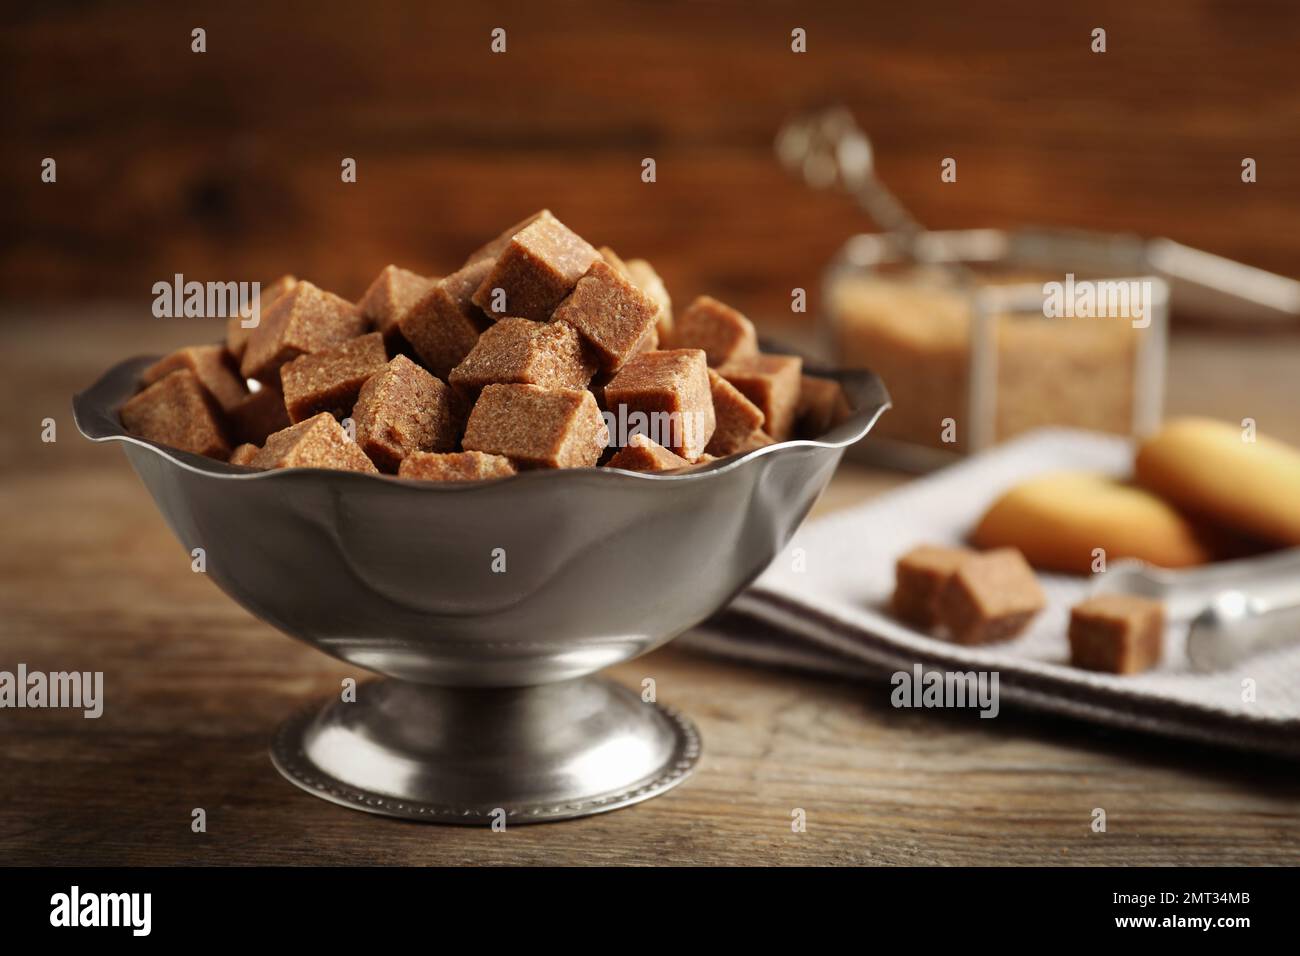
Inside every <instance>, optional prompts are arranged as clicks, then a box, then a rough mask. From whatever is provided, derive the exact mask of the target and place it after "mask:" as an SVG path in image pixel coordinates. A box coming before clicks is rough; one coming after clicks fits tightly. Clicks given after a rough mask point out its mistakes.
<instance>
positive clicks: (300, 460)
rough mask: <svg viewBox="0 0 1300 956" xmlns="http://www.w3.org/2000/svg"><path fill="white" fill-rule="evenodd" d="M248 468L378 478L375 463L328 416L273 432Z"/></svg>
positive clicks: (322, 415)
mask: <svg viewBox="0 0 1300 956" xmlns="http://www.w3.org/2000/svg"><path fill="white" fill-rule="evenodd" d="M248 464H249V467H250V468H335V469H339V470H342V471H364V472H368V473H370V474H378V470H377V469H376V468H375V466H374V463H373V462H372V461H371V460H370V459H369V458H367V457H366V456H365V453H364V452H362V450H361V449H360V448H358V447H357V444H356V442H354V441H352V439H350V438H348V433H347V432H345V431H344V430H343V426H342V425H340V424H339V423H338V419H336V418H335V417H334V416H333V415H331V414H329V413H328V412H321V413H320V414H319V415H316V416H315V417H313V418H309V419H307V420H306V421H305V422H299V423H298V424H297V425H290V426H289V427H288V428H286V429H284V430H283V431H278V432H276V433H275V434H274V435H272V436H271V437H269V438H268V439H267V440H266V447H265V448H263V449H262V450H261V451H259V452H258V453H257V454H256V455H254V456H253V459H252V461H250V462H249V463H248Z"/></svg>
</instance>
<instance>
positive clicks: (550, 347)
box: [447, 318, 596, 396]
mask: <svg viewBox="0 0 1300 956" xmlns="http://www.w3.org/2000/svg"><path fill="white" fill-rule="evenodd" d="M595 372H596V361H595V358H594V357H593V356H592V354H591V352H590V350H589V349H588V348H587V347H586V346H585V345H584V344H583V341H582V338H581V337H580V336H579V335H578V332H577V330H575V329H574V328H573V327H572V326H570V325H567V324H565V323H563V322H533V321H531V320H529V319H513V318H512V319H502V320H501V321H499V322H497V323H496V324H494V325H493V326H492V327H491V328H489V329H488V330H487V331H485V332H484V333H483V334H482V335H481V336H479V340H478V342H476V343H475V344H474V348H472V349H470V353H469V354H468V355H467V356H465V360H464V361H463V362H461V363H460V364H459V365H457V366H456V367H455V368H454V369H452V370H451V374H450V375H449V376H447V381H448V382H449V383H450V384H451V385H452V386H453V387H454V388H456V389H457V390H458V391H460V392H461V393H462V394H464V395H468V396H474V395H477V394H478V392H479V390H481V389H482V388H483V386H485V385H491V384H493V383H494V382H499V383H502V384H514V385H541V386H542V387H544V388H586V387H587V383H588V382H590V381H591V377H592V375H594V374H595Z"/></svg>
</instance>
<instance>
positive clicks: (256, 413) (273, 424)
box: [226, 385, 292, 445]
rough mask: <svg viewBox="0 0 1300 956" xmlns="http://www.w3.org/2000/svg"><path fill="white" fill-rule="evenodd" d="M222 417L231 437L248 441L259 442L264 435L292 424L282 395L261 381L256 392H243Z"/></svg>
mask: <svg viewBox="0 0 1300 956" xmlns="http://www.w3.org/2000/svg"><path fill="white" fill-rule="evenodd" d="M226 421H227V422H228V424H229V431H230V437H231V440H233V441H237V442H244V443H246V444H250V445H261V444H262V443H263V442H264V441H266V438H267V436H268V435H272V434H274V433H275V432H278V431H280V430H281V429H283V428H288V427H289V425H290V424H292V423H291V422H290V421H289V413H288V412H287V411H286V410H285V407H284V396H283V395H281V394H280V390H279V389H278V388H275V387H273V386H271V385H263V386H262V387H261V388H260V389H258V390H257V391H256V392H250V393H249V394H247V395H245V396H244V400H243V401H242V402H240V403H239V404H238V405H236V406H235V407H234V408H232V409H231V410H230V413H229V414H228V415H227V416H226Z"/></svg>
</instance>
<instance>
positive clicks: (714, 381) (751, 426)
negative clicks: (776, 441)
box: [705, 369, 770, 458]
mask: <svg viewBox="0 0 1300 956" xmlns="http://www.w3.org/2000/svg"><path fill="white" fill-rule="evenodd" d="M709 391H710V392H711V394H712V395H713V415H714V417H715V418H716V419H717V422H718V424H717V427H716V428H715V429H714V431H713V437H712V438H710V439H709V445H708V448H706V449H705V450H706V451H708V452H709V454H711V455H717V456H718V457H719V458H721V457H725V456H726V455H734V454H735V453H736V452H738V451H740V450H741V449H742V448H743V447H744V446H745V445H746V444H748V443H749V442H750V441H751V436H752V435H753V434H754V432H755V431H758V430H759V429H761V428H762V427H763V422H764V421H765V420H766V419H765V416H764V415H763V410H762V409H760V408H759V407H758V406H757V405H755V404H754V403H753V402H751V401H750V400H749V399H747V398H746V397H745V396H744V395H743V394H742V393H741V392H740V390H739V389H738V388H736V386H734V385H732V384H731V383H730V382H728V381H727V380H726V379H725V378H723V377H722V376H721V375H719V374H718V373H717V372H715V371H714V370H713V369H709ZM769 442H770V440H769ZM746 450H749V449H746Z"/></svg>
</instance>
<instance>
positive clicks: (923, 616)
mask: <svg viewBox="0 0 1300 956" xmlns="http://www.w3.org/2000/svg"><path fill="white" fill-rule="evenodd" d="M975 554H976V552H974V551H971V550H970V549H968V548H940V547H936V546H934V545H928V544H923V545H920V546H918V547H915V548H913V549H912V550H911V551H909V552H907V554H905V555H903V556H902V557H901V558H899V559H898V561H897V563H896V564H895V565H894V595H893V598H892V599H891V601H890V606H891V608H892V609H893V612H894V616H895V617H897V618H898V619H899V620H902V621H906V622H907V623H908V624H912V625H914V626H916V627H922V628H931V627H934V626H935V625H936V624H938V623H939V607H938V602H939V595H940V594H941V593H943V589H944V588H945V587H946V586H947V584H948V579H949V578H951V577H952V575H953V572H954V571H956V570H957V569H958V568H959V567H961V565H962V564H964V563H965V562H966V561H969V560H970V559H971V558H973V557H974V556H975Z"/></svg>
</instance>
